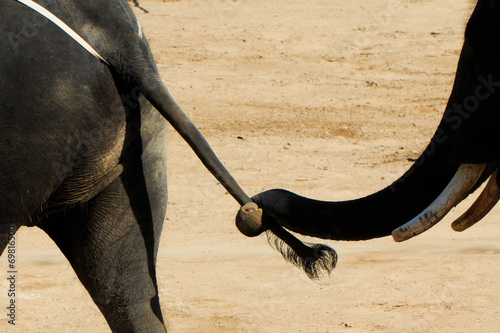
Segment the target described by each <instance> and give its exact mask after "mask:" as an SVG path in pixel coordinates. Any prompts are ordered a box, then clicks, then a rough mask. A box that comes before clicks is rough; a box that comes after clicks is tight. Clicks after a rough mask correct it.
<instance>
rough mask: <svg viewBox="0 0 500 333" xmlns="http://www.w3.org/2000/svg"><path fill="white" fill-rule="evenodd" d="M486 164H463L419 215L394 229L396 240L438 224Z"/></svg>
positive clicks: (463, 194) (393, 235)
mask: <svg viewBox="0 0 500 333" xmlns="http://www.w3.org/2000/svg"><path fill="white" fill-rule="evenodd" d="M485 167H486V164H462V165H461V166H460V167H459V168H458V170H457V172H456V173H455V176H453V179H452V180H451V181H450V182H449V184H448V185H447V186H446V188H445V189H444V190H443V192H441V194H440V195H439V196H438V197H437V198H436V199H435V200H434V201H433V202H432V203H431V204H430V205H429V207H427V208H426V209H424V210H423V211H422V212H421V213H420V214H419V215H417V216H416V217H414V218H413V219H412V220H411V221H409V222H408V223H406V224H404V225H402V226H401V227H399V228H397V229H395V230H393V231H392V237H393V238H394V240H395V241H396V242H402V241H405V240H408V239H410V238H412V237H414V236H417V235H419V234H421V233H423V232H424V231H426V230H428V229H430V228H431V227H433V226H434V225H436V224H437V223H438V222H439V221H441V219H442V218H443V217H444V216H445V215H446V214H448V212H449V211H450V210H451V209H452V208H453V207H455V206H456V205H457V204H458V203H460V201H462V200H463V199H464V198H465V197H466V196H467V195H468V194H469V191H470V189H471V188H472V187H473V186H474V185H475V184H476V182H477V180H478V179H479V177H480V176H481V174H482V172H483V170H484V168H485Z"/></svg>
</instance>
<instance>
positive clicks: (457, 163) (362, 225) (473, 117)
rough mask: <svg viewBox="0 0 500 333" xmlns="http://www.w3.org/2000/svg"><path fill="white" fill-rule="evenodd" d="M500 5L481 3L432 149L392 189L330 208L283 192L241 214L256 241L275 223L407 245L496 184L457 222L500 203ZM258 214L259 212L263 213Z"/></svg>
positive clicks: (322, 234)
mask: <svg viewBox="0 0 500 333" xmlns="http://www.w3.org/2000/svg"><path fill="white" fill-rule="evenodd" d="M498 18H500V1H497V0H479V1H477V4H476V7H475V9H474V11H473V13H472V15H471V17H470V20H469V22H468V24H467V27H466V31H465V42H464V45H463V48H462V52H461V55H460V60H459V63H458V68H457V72H456V77H455V82H454V86H453V90H452V92H451V96H450V98H449V101H448V104H447V108H446V111H445V112H444V115H443V118H442V120H441V122H440V124H439V126H438V128H437V130H436V132H435V134H434V136H433V138H432V139H431V141H430V143H429V145H428V146H427V148H426V149H425V151H424V152H423V153H422V155H421V156H420V157H419V158H418V160H417V161H416V162H415V163H414V164H413V165H412V166H411V168H410V169H409V170H408V171H407V172H406V173H405V174H404V175H403V176H402V177H400V178H399V179H398V180H396V181H395V182H394V183H393V184H392V185H390V186H388V187H387V188H385V189H383V190H381V191H379V192H377V193H374V194H372V195H369V196H367V197H364V198H360V199H357V200H351V201H343V202H325V201H319V200H313V199H309V198H304V197H301V196H299V195H297V194H295V193H292V192H289V191H285V190H281V189H276V190H269V191H265V192H263V193H260V194H258V195H256V196H254V197H253V198H252V200H253V201H254V203H251V204H248V205H246V206H244V207H243V208H242V209H241V210H240V212H239V213H238V224H239V225H240V226H241V228H240V229H241V230H242V231H243V232H245V233H246V234H248V235H250V236H254V235H257V234H259V233H260V232H262V231H264V230H266V229H267V227H268V226H269V225H274V224H278V225H280V226H282V227H285V228H286V229H289V230H291V231H294V232H297V233H300V234H303V235H308V236H314V237H319V238H324V239H334V240H366V239H371V238H376V237H384V236H388V235H391V234H392V235H393V237H394V239H395V240H396V241H403V240H406V239H408V238H410V237H413V236H415V235H418V234H420V233H422V232H424V231H426V230H428V229H429V228H430V227H432V226H433V225H435V224H436V223H438V222H439V221H440V220H441V219H442V218H443V217H444V216H445V215H446V214H447V213H448V212H449V211H450V210H451V209H452V208H453V207H454V206H455V205H457V204H458V203H460V202H461V201H462V200H463V199H464V198H465V197H467V196H468V195H469V194H470V193H472V192H473V191H474V190H476V189H477V188H478V187H479V186H480V185H481V184H482V183H483V182H485V181H486V180H487V179H488V178H490V180H489V182H488V183H487V185H486V187H485V189H484V191H483V192H482V194H481V195H480V196H479V197H478V199H477V201H476V202H475V203H474V204H473V205H472V206H471V208H470V209H469V210H468V211H467V212H466V213H465V214H464V215H462V216H461V217H460V218H459V219H458V220H456V221H455V222H454V223H453V225H452V226H453V228H454V229H455V230H457V231H462V230H465V229H466V228H468V227H470V226H471V225H473V224H474V223H476V222H477V221H479V220H480V219H481V218H483V217H484V216H485V215H486V214H487V213H488V212H489V211H490V210H491V209H492V208H493V206H494V205H495V204H496V203H497V202H498V200H499V199H500V190H499V187H498V184H499V178H498V177H499V176H498V168H499V166H500V153H499V151H497V149H498V147H499V144H500V135H499V131H498V127H499V125H500V61H499V59H500V44H499V43H498V38H499V36H500V24H499V22H500V21H499V20H498ZM257 212H258V214H257Z"/></svg>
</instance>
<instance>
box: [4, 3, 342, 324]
mask: <svg viewBox="0 0 500 333" xmlns="http://www.w3.org/2000/svg"><path fill="white" fill-rule="evenodd" d="M30 7H31V8H30ZM0 34H1V36H2V37H1V38H0V50H1V53H0V195H1V196H0V252H3V251H4V250H5V248H6V246H7V244H8V243H9V240H12V239H13V238H12V237H14V235H15V232H16V231H17V230H18V228H19V227H21V226H31V227H38V228H40V229H42V230H44V231H45V232H46V233H47V234H48V235H49V236H50V237H51V238H52V240H53V241H54V242H55V243H56V244H57V246H58V247H59V248H60V249H61V251H62V252H63V254H64V255H65V256H66V258H67V259H68V261H69V262H70V263H71V265H72V267H73V269H74V270H75V272H76V274H77V276H78V278H79V279H80V281H81V282H82V283H83V285H84V286H85V288H86V289H87V290H88V292H89V294H90V295H91V297H92V298H93V300H94V302H95V303H96V304H97V305H98V307H99V309H100V310H101V312H102V313H103V315H104V317H105V318H106V320H107V322H108V324H109V326H110V327H111V329H112V330H113V331H115V332H138V331H141V332H142V331H147V332H164V331H165V326H164V323H163V317H162V313H161V309H160V303H159V298H158V285H157V280H156V269H155V263H156V255H157V250H158V242H159V238H160V234H161V230H162V225H163V221H164V219H165V213H166V205H167V179H166V175H167V170H166V138H167V122H166V121H165V119H167V120H168V121H169V122H170V123H171V124H172V125H173V127H174V128H175V129H176V130H177V131H178V132H179V133H180V134H181V136H182V137H183V138H184V139H185V140H186V141H187V142H188V143H189V144H190V146H191V147H192V148H193V150H194V151H195V153H196V154H197V155H198V156H199V158H200V159H201V160H202V162H203V163H204V164H205V166H206V167H207V168H208V169H209V170H210V171H211V172H212V174H213V175H214V176H215V177H216V178H217V180H218V181H219V182H220V183H221V184H222V185H223V186H224V187H225V188H226V189H227V191H228V192H229V193H230V194H231V195H232V196H233V197H234V198H235V199H236V200H237V201H238V202H239V203H240V204H241V205H243V204H245V203H248V202H250V199H249V198H248V196H247V195H246V194H245V193H244V192H243V191H242V190H241V188H240V187H239V186H238V184H237V183H236V182H235V181H234V179H233V178H232V177H231V175H230V174H229V173H228V172H227V170H226V169H225V168H224V166H223V165H222V164H221V163H220V162H219V160H218V159H217V157H216V156H215V154H214V153H213V151H212V150H211V148H210V146H209V145H208V143H207V142H206V140H205V139H204V138H203V136H202V135H201V133H200V132H199V131H198V129H197V128H196V126H194V124H193V123H192V122H191V121H190V120H189V118H188V117H187V116H186V115H185V113H184V112H183V111H182V109H181V108H180V107H179V105H178V104H177V103H176V102H175V101H174V99H173V98H172V96H171V95H170V94H169V93H168V91H167V89H166V88H165V86H164V85H163V83H162V81H161V79H160V76H159V74H158V71H157V68H156V65H155V61H154V59H153V56H152V55H151V51H150V49H149V46H148V43H147V41H146V38H145V37H144V36H143V33H142V30H141V28H140V25H139V23H138V22H137V19H136V18H135V16H134V15H133V12H132V11H131V9H130V7H129V5H128V4H127V1H126V0H96V1H75V0H39V1H37V2H33V1H31V0H2V1H0ZM153 107H154V108H153ZM273 229H274V230H277V231H278V233H281V234H282V235H284V236H285V237H286V236H287V235H288V236H289V234H288V233H287V232H286V231H284V229H282V228H281V227H279V226H275V227H273ZM290 237H291V236H290ZM291 239H292V240H293V239H294V238H293V237H292V238H291ZM291 246H292V247H297V246H299V247H300V248H304V249H310V248H309V247H306V246H304V245H303V244H302V243H300V242H297V243H295V244H291ZM325 250H326V251H327V250H328V249H326V248H325ZM330 251H331V253H334V252H333V250H331V249H330Z"/></svg>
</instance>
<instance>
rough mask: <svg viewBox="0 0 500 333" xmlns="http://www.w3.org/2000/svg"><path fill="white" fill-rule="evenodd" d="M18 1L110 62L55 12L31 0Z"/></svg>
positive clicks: (86, 48)
mask: <svg viewBox="0 0 500 333" xmlns="http://www.w3.org/2000/svg"><path fill="white" fill-rule="evenodd" d="M16 1H18V2H20V3H22V4H24V5H26V6H28V7H30V8H31V9H33V10H35V11H37V12H38V13H40V14H41V15H43V16H45V17H46V18H47V19H49V20H50V21H52V23H54V24H55V25H57V26H58V27H59V28H61V29H62V30H63V31H64V32H65V33H67V34H68V35H69V36H70V37H71V38H73V39H74V40H75V41H76V42H77V43H78V44H80V45H81V46H82V47H83V48H84V49H85V50H87V51H88V52H89V53H90V54H92V55H93V56H94V57H96V58H97V59H99V60H101V61H102V62H103V63H105V64H106V65H109V63H108V62H107V61H106V60H105V59H104V58H103V57H101V55H100V54H99V53H98V52H97V51H96V50H95V49H94V48H93V47H92V46H90V45H89V43H87V42H86V41H85V40H84V39H83V38H82V37H80V35H78V34H77V33H76V32H75V31H74V30H73V29H71V28H70V27H68V25H67V24H66V23H64V22H63V21H61V20H60V19H59V18H58V17H57V16H55V15H54V14H52V13H51V12H49V11H48V10H47V9H45V8H44V7H42V6H40V5H39V4H37V3H35V2H33V1H31V0H16Z"/></svg>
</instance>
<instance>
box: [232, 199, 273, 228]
mask: <svg viewBox="0 0 500 333" xmlns="http://www.w3.org/2000/svg"><path fill="white" fill-rule="evenodd" d="M236 227H237V228H238V230H239V231H240V232H241V233H242V234H243V235H245V236H247V237H255V236H258V235H260V234H261V233H263V232H264V231H265V230H266V229H265V228H264V226H263V225H262V209H260V208H259V207H258V206H257V205H256V204H255V203H253V202H249V203H247V204H245V205H243V206H242V207H241V208H240V210H239V211H238V214H237V215H236Z"/></svg>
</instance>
